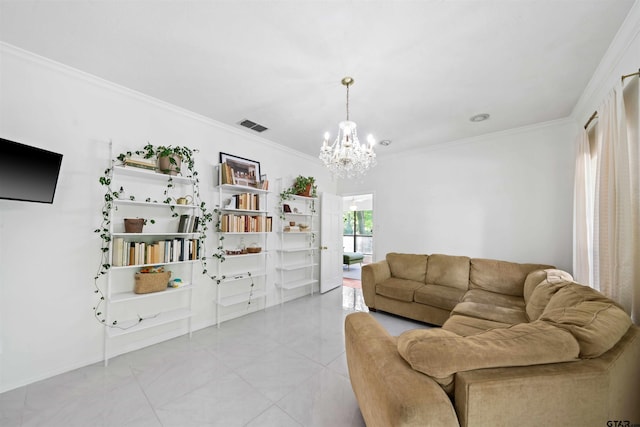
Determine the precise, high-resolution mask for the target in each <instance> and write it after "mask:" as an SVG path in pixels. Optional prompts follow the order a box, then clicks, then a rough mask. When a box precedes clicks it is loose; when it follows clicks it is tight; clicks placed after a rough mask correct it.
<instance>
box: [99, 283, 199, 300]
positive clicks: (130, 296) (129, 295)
mask: <svg viewBox="0 0 640 427" xmlns="http://www.w3.org/2000/svg"><path fill="white" fill-rule="evenodd" d="M192 287H193V285H192V284H186V283H185V284H184V285H183V286H180V287H179V288H167V290H166V291H161V292H151V293H148V294H136V293H135V292H119V293H117V294H113V295H111V303H113V304H116V303H119V302H127V301H134V300H141V299H147V298H155V297H159V296H165V295H170V294H178V293H181V292H189V291H191V289H192Z"/></svg>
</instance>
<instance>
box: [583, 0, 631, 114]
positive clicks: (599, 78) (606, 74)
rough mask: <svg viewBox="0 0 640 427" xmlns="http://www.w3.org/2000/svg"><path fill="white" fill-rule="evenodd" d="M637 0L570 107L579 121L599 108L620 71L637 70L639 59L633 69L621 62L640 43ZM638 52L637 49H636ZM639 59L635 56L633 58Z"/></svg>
mask: <svg viewBox="0 0 640 427" xmlns="http://www.w3.org/2000/svg"><path fill="white" fill-rule="evenodd" d="M639 37H640V0H636V1H635V3H634V4H633V6H631V9H630V10H629V13H628V14H627V17H626V18H625V20H624V21H623V23H622V25H621V26H620V28H619V29H618V32H617V33H616V35H615V36H614V38H613V40H612V41H611V44H610V45H609V47H608V48H607V51H606V52H605V54H604V55H603V56H602V59H601V60H600V63H599V64H598V67H597V68H596V71H595V72H594V73H593V76H592V77H591V80H589V83H588V84H587V86H586V87H585V90H584V91H583V92H582V95H581V96H580V98H579V99H578V102H577V103H576V105H575V106H574V107H573V110H572V112H571V117H572V118H573V119H574V120H575V121H576V122H577V123H578V124H582V123H585V122H586V121H587V120H588V119H589V116H591V114H592V113H593V111H594V110H596V109H597V108H598V106H599V105H600V103H601V102H602V100H603V99H604V97H605V96H606V94H607V93H608V92H609V91H610V90H611V89H612V88H613V87H614V86H615V84H616V83H617V81H619V79H620V77H621V76H622V75H623V74H629V73H633V72H636V71H638V67H640V62H639V63H636V64H633V67H635V68H634V69H622V67H625V66H626V65H625V64H623V63H622V61H623V59H624V58H625V55H627V54H628V51H629V49H630V47H631V46H632V45H633V44H634V43H635V42H637V43H638V45H639V46H640V40H638V38H639ZM639 53H640V52H639ZM635 59H636V60H638V56H636V57H635Z"/></svg>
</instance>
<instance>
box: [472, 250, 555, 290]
mask: <svg viewBox="0 0 640 427" xmlns="http://www.w3.org/2000/svg"><path fill="white" fill-rule="evenodd" d="M545 268H553V267H552V266H550V265H541V264H517V263H515V262H508V261H498V260H493V259H480V258H472V259H471V270H470V272H469V289H484V290H485V291H491V292H496V293H499V294H505V295H514V296H518V297H521V296H523V295H524V280H525V278H526V277H527V275H528V274H529V273H530V272H532V271H534V270H540V269H545Z"/></svg>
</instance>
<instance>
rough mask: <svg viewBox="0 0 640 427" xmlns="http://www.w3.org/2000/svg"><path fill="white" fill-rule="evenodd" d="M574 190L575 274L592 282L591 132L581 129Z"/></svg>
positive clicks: (577, 279)
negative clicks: (589, 133)
mask: <svg viewBox="0 0 640 427" xmlns="http://www.w3.org/2000/svg"><path fill="white" fill-rule="evenodd" d="M576 148H577V151H576V170H575V190H574V193H573V277H574V278H575V279H576V281H577V282H578V283H589V284H591V283H593V268H592V266H593V263H592V262H591V260H592V259H593V196H594V180H593V176H594V174H593V166H592V163H593V160H592V156H591V147H590V144H589V135H588V134H587V131H586V130H585V129H580V134H579V135H578V139H577V141H576Z"/></svg>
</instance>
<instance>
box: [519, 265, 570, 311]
mask: <svg viewBox="0 0 640 427" xmlns="http://www.w3.org/2000/svg"><path fill="white" fill-rule="evenodd" d="M560 279H561V280H563V281H570V282H573V276H571V275H570V274H569V273H567V272H566V271H562V270H557V269H553V268H547V269H544V270H534V271H532V272H531V273H529V274H527V278H526V279H525V280H524V295H523V296H524V303H525V304H527V303H528V302H529V298H531V294H532V293H533V291H534V290H535V288H536V286H538V285H539V284H540V283H542V282H544V281H545V280H550V281H551V282H554V281H556V280H560Z"/></svg>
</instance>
